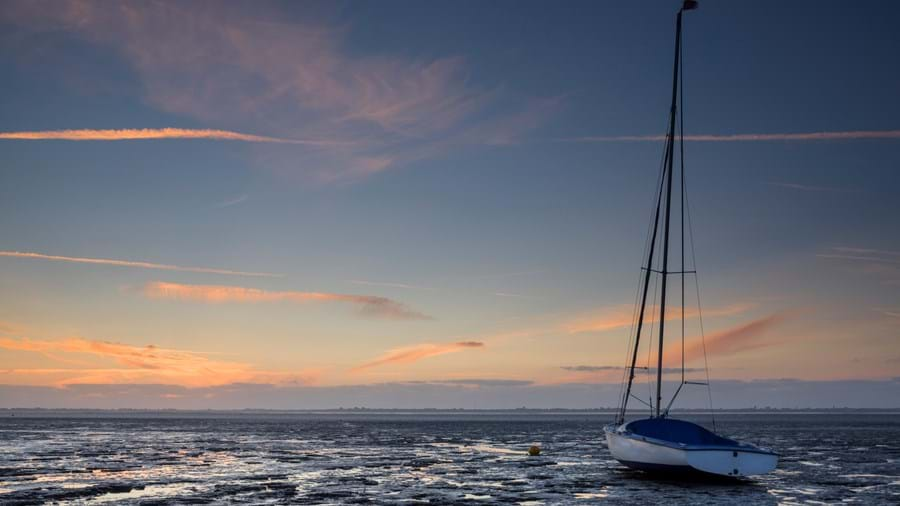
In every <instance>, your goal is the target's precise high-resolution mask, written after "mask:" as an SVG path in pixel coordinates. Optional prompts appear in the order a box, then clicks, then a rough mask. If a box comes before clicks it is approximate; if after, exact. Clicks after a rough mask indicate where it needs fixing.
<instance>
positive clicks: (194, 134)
mask: <svg viewBox="0 0 900 506" xmlns="http://www.w3.org/2000/svg"><path fill="white" fill-rule="evenodd" d="M0 139H16V140H29V141H37V140H64V141H126V140H150V139H209V140H219V141H242V142H269V143H278V144H304V145H311V146H330V145H337V144H345V143H341V142H337V141H327V140H318V139H283V138H280V137H268V136H264V135H252V134H243V133H240V132H232V131H229V130H210V129H190V128H124V129H114V130H90V129H78V130H41V131H32V132H0Z"/></svg>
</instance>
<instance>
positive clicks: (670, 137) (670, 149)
mask: <svg viewBox="0 0 900 506" xmlns="http://www.w3.org/2000/svg"><path fill="white" fill-rule="evenodd" d="M685 4H687V2H685ZM682 12H684V7H682V8H681V9H680V10H679V11H678V16H677V18H676V21H675V67H674V70H673V71H672V106H671V108H670V109H669V132H668V134H667V135H666V181H667V182H666V222H665V225H664V228H663V254H662V270H661V271H660V275H661V276H662V281H661V285H660V297H659V352H658V354H657V357H656V416H657V417H659V415H660V412H661V411H660V410H661V406H662V375H663V341H664V337H665V330H666V281H667V280H668V279H669V222H670V218H671V216H672V176H673V173H674V165H675V163H674V159H675V157H674V154H675V117H676V116H677V114H678V64H679V59H680V57H681V14H682Z"/></svg>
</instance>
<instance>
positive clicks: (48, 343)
mask: <svg viewBox="0 0 900 506" xmlns="http://www.w3.org/2000/svg"><path fill="white" fill-rule="evenodd" d="M0 348H2V349H5V350H11V351H25V352H34V353H41V354H44V355H45V356H48V357H51V358H54V357H56V356H57V355H61V356H63V357H71V356H88V357H92V358H94V359H99V360H101V361H107V362H109V361H111V362H112V364H109V363H106V364H103V363H101V364H89V365H87V366H85V367H70V368H15V369H6V370H0V378H3V381H4V382H16V381H22V380H24V381H25V382H26V383H27V384H52V385H57V386H60V385H71V384H83V383H90V384H120V383H141V382H144V383H160V384H174V385H184V386H194V387H199V386H211V385H224V384H230V383H235V382H256V381H259V382H269V383H283V384H311V383H314V382H315V379H316V377H317V374H316V373H315V372H313V371H297V372H277V371H274V372H273V371H262V370H258V369H256V368H254V367H253V366H252V365H250V364H246V363H243V362H235V361H228V360H219V359H213V358H210V356H209V355H210V354H209V353H203V352H197V351H188V350H178V349H170V348H160V347H157V346H153V345H148V346H133V345H129V344H122V343H113V342H107V341H96V340H89V339H83V338H79V337H74V338H69V339H62V340H55V341H54V340H33V339H25V338H0ZM61 361H62V362H64V363H76V364H77V363H79V362H78V361H75V360H72V359H70V358H63V359H62V360H61ZM111 365H117V366H118V367H115V366H111Z"/></svg>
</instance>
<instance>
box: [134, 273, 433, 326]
mask: <svg viewBox="0 0 900 506" xmlns="http://www.w3.org/2000/svg"><path fill="white" fill-rule="evenodd" d="M143 293H144V295H145V296H147V297H151V298H157V299H175V300H188V301H197V302H208V303H225V302H242V303H260V302H294V303H308V302H342V303H348V304H352V305H354V306H356V307H357V309H358V310H359V312H360V313H361V314H363V315H366V316H372V317H378V318H389V319H396V320H429V319H431V317H430V316H427V315H424V314H422V313H420V312H418V311H414V310H412V309H410V308H409V307H407V306H406V305H404V304H401V303H399V302H397V301H395V300H392V299H388V298H386V297H378V296H374V295H349V294H338V293H322V292H300V291H269V290H260V289H258V288H246V287H242V286H223V285H183V284H179V283H168V282H163V281H155V282H151V283H147V284H146V285H145V286H144V289H143Z"/></svg>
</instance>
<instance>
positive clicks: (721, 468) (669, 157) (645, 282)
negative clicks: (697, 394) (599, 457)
mask: <svg viewBox="0 0 900 506" xmlns="http://www.w3.org/2000/svg"><path fill="white" fill-rule="evenodd" d="M696 8H697V2H696V1H693V0H685V1H684V3H683V5H682V6H681V8H680V9H679V11H678V15H677V17H676V23H675V67H674V72H673V74H674V76H673V80H672V106H671V109H670V112H669V125H668V131H667V133H666V145H665V151H664V156H663V161H662V163H661V173H660V176H659V186H658V187H657V191H656V199H655V203H654V206H655V211H652V213H653V214H654V218H653V221H652V223H651V227H650V232H649V233H648V235H649V242H648V244H647V251H646V254H647V256H646V258H647V261H646V264H645V265H644V266H643V267H642V270H641V281H640V284H641V287H640V291H639V299H638V301H636V308H635V310H636V311H635V313H636V319H635V321H634V326H633V330H634V332H633V334H632V339H631V341H630V343H631V344H632V345H633V346H629V348H628V352H629V358H628V363H627V364H626V369H625V374H624V375H623V389H622V396H621V399H620V404H619V409H618V412H617V414H616V419H615V422H614V423H612V424H609V425H607V426H606V427H604V432H605V435H606V443H607V446H608V447H609V451H610V453H611V454H612V456H613V457H614V458H615V459H616V460H618V461H619V462H621V463H622V464H624V465H626V466H628V467H630V468H634V469H639V470H642V471H650V472H655V473H660V472H662V473H670V474H671V473H685V472H687V473H700V474H706V475H717V476H727V477H731V478H736V477H743V476H751V475H758V474H764V473H768V472H770V471H772V470H773V469H775V467H776V465H777V464H778V454H777V453H775V452H774V451H771V450H768V449H765V448H759V447H757V446H754V445H752V444H747V443H742V442H739V441H735V440H733V439H729V438H727V437H723V436H720V435H718V434H716V433H715V432H713V431H710V430H708V429H706V428H705V427H702V426H700V425H698V424H696V423H693V422H689V421H686V420H678V419H675V418H672V417H670V416H669V410H670V408H671V407H672V404H673V403H674V401H675V398H676V397H677V396H678V394H679V393H680V392H681V391H682V387H684V386H686V385H706V387H707V388H709V381H708V378H707V381H706V382H699V381H687V380H686V379H685V368H684V362H685V359H684V317H685V310H684V293H685V290H684V286H685V278H686V276H690V275H693V278H694V280H695V282H696V270H693V271H688V270H685V246H684V245H685V235H684V229H685V226H684V223H685V221H684V216H685V200H686V197H685V195H686V193H685V186H684V132H683V126H684V125H683V118H682V119H681V124H680V127H679V136H680V142H679V147H680V150H679V151H680V153H679V154H680V171H679V172H680V186H681V189H680V195H681V198H680V200H681V202H680V204H681V213H680V217H681V242H680V245H681V268H680V269H678V270H671V269H670V265H669V257H670V251H669V249H670V248H669V242H670V231H671V228H672V225H673V224H672V223H671V221H672V220H671V218H672V186H673V184H672V183H673V180H674V179H675V167H674V165H675V163H674V161H675V156H674V155H675V148H676V145H675V138H676V130H675V127H676V118H681V115H680V111H679V110H678V109H679V108H678V105H679V101H680V100H679V99H680V96H679V71H681V56H682V47H681V46H682V43H681V29H682V22H681V21H682V15H683V14H684V13H685V12H687V11H690V10H693V9H696ZM682 75H683V72H682ZM681 102H683V100H682V101H681ZM660 232H662V234H661V235H662V237H661V238H660V237H659V236H660ZM692 235H693V234H691V236H692ZM660 242H661V245H660V244H658V243H660ZM660 246H661V251H660ZM692 248H693V245H692ZM670 276H678V277H680V281H681V321H682V325H681V330H682V332H681V334H682V335H681V338H682V355H681V384H680V385H679V386H678V388H677V389H676V390H675V392H674V393H673V395H672V397H671V400H670V401H669V402H668V404H667V406H666V407H665V408H664V409H663V408H662V402H663V398H662V386H663V383H662V378H663V373H664V372H668V371H670V370H671V368H665V367H663V355H664V348H663V343H664V338H665V330H666V320H667V319H672V318H667V314H666V294H667V289H668V288H669V287H667V280H668V279H669V277H670ZM651 279H652V280H653V281H654V287H655V288H654V290H653V291H654V293H658V294H659V302H658V307H653V306H651V310H650V311H649V313H653V314H648V311H647V309H648V305H647V302H648V301H647V299H648V292H650V286H651ZM657 280H658V281H657ZM657 288H658V289H659V291H658V292H657V291H656V289H657ZM654 297H655V296H654ZM697 299H698V314H699V285H698V289H697ZM657 309H658V313H656V310H657ZM657 314H658V318H657V317H656V315H657ZM645 317H646V318H649V319H650V322H649V325H645ZM654 319H655V321H654ZM657 325H658V333H657V345H658V348H657V355H656V367H655V368H651V367H649V366H650V363H649V362H650V359H649V355H648V364H647V367H644V368H643V369H646V370H647V371H648V376H649V373H650V372H652V371H653V369H655V372H656V378H655V379H656V389H655V394H656V395H655V397H656V399H655V402H654V399H653V395H652V390H651V395H650V398H649V402H645V401H644V399H641V398H640V397H638V396H636V395H635V393H634V392H633V389H632V387H633V386H634V378H635V369H638V367H637V360H638V349H639V346H640V344H641V337H645V338H646V337H647V336H642V333H644V334H646V333H648V332H649V340H650V347H651V348H652V344H653V343H652V340H653V331H654V330H655V328H654V327H656V326H657ZM701 329H702V325H701ZM651 351H652V350H651ZM631 399H636V400H639V401H641V402H643V403H644V404H645V405H646V406H647V407H649V411H650V416H649V417H648V418H643V419H637V420H631V421H628V422H626V420H625V418H626V413H627V408H628V402H629V400H631ZM710 400H711V396H710ZM710 407H711V406H710Z"/></svg>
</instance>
